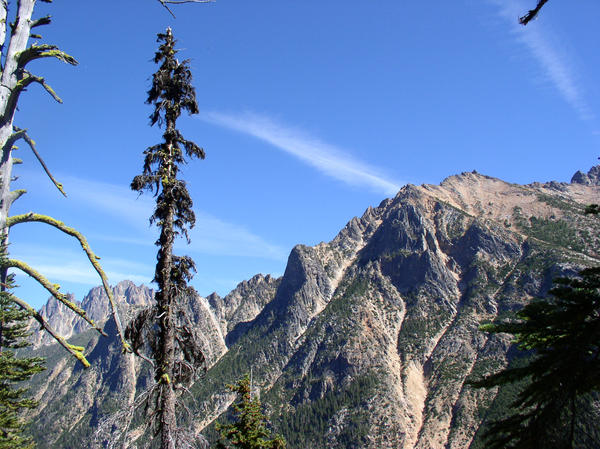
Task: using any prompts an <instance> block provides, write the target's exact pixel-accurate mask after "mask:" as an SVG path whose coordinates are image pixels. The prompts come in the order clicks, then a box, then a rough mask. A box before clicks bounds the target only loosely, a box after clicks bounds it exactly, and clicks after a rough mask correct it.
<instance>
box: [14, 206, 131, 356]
mask: <svg viewBox="0 0 600 449" xmlns="http://www.w3.org/2000/svg"><path fill="white" fill-rule="evenodd" d="M33 222H38V223H46V224H48V225H50V226H52V227H54V228H56V229H58V230H60V231H62V232H64V233H65V234H67V235H70V236H72V237H75V238H76V239H77V240H78V241H79V244H80V245H81V248H82V249H83V251H84V252H85V254H86V255H87V257H88V260H89V261H90V263H91V264H92V266H93V267H94V269H95V270H96V273H98V276H100V279H101V280H102V286H103V288H104V292H105V293H106V296H107V297H108V300H109V302H110V307H111V314H112V317H113V319H114V320H115V323H116V325H117V332H118V334H119V338H120V340H121V344H122V345H123V350H124V351H125V352H131V347H130V345H129V344H128V343H127V341H126V340H125V335H124V332H123V326H122V324H121V319H120V318H119V313H118V311H117V305H116V303H115V298H114V295H113V293H112V290H111V288H110V286H109V285H108V278H107V277H106V274H105V273H104V270H103V269H102V267H101V266H100V263H99V262H98V260H99V259H100V258H99V257H98V256H97V255H96V254H95V253H94V252H93V251H92V249H91V248H90V245H89V243H88V242H87V239H86V238H85V237H84V236H83V234H81V233H80V232H79V231H77V230H76V229H75V228H72V227H69V226H67V225H65V224H64V223H63V222H62V221H59V220H57V219H55V218H52V217H50V216H48V215H42V214H36V213H33V212H29V213H27V214H22V215H14V216H12V217H9V218H8V219H7V221H6V225H7V226H8V227H9V228H10V227H12V226H14V225H16V224H19V223H33Z"/></svg>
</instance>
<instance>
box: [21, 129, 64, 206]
mask: <svg viewBox="0 0 600 449" xmlns="http://www.w3.org/2000/svg"><path fill="white" fill-rule="evenodd" d="M13 128H14V130H15V131H16V132H15V133H14V134H13V135H15V134H18V135H19V138H21V139H24V140H25V142H27V144H28V145H29V147H30V148H31V151H33V154H35V157H36V158H37V160H38V161H39V162H40V164H41V165H42V168H43V169H44V171H45V172H46V174H47V175H48V177H49V178H50V180H51V181H52V183H53V184H54V185H55V186H56V188H57V189H58V190H59V191H60V193H62V194H63V195H64V196H65V197H66V196H67V194H66V193H65V191H64V190H63V185H62V184H61V183H60V182H58V181H57V180H56V179H55V178H54V176H52V173H50V170H49V169H48V166H47V165H46V163H45V162H44V160H43V159H42V156H40V153H38V151H37V149H36V147H35V141H34V140H33V139H32V138H31V137H29V135H28V134H27V130H23V129H21V128H18V127H16V126H13Z"/></svg>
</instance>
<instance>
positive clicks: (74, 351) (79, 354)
mask: <svg viewBox="0 0 600 449" xmlns="http://www.w3.org/2000/svg"><path fill="white" fill-rule="evenodd" d="M10 299H11V301H14V302H15V303H16V304H18V305H19V306H20V307H21V308H22V309H24V310H26V311H27V313H29V315H31V316H32V317H33V318H34V319H35V320H36V321H37V322H38V323H40V326H41V327H42V328H43V329H45V330H46V332H48V333H49V334H50V335H51V336H52V338H54V339H55V340H56V341H57V342H59V343H60V345H61V346H62V347H63V348H65V349H66V350H67V351H68V352H69V353H70V354H71V355H72V356H73V357H75V358H76V359H77V360H79V361H80V362H81V363H82V364H83V366H85V367H86V368H89V367H90V362H88V361H87V359H86V358H85V356H84V355H83V349H84V348H83V347H81V346H75V345H72V344H70V343H69V342H67V340H65V338H64V337H63V336H61V335H59V334H58V333H57V332H56V331H55V330H54V329H53V328H52V326H50V323H48V321H46V319H45V318H44V316H43V315H41V314H40V313H39V312H38V311H37V310H35V309H34V308H33V307H31V306H30V305H29V304H27V303H26V302H25V301H23V300H22V299H21V298H18V297H16V296H15V295H13V294H11V295H10Z"/></svg>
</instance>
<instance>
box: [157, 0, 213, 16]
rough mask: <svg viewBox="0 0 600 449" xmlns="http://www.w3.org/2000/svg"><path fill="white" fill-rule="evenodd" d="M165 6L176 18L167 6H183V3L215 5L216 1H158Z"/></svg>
mask: <svg viewBox="0 0 600 449" xmlns="http://www.w3.org/2000/svg"><path fill="white" fill-rule="evenodd" d="M158 1H159V2H160V4H161V5H163V6H164V7H165V8H166V9H167V11H169V14H171V15H172V16H173V17H175V13H174V12H173V11H172V10H171V8H169V7H168V6H167V5H181V4H183V3H213V2H214V1H215V0H158Z"/></svg>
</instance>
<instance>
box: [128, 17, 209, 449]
mask: <svg viewBox="0 0 600 449" xmlns="http://www.w3.org/2000/svg"><path fill="white" fill-rule="evenodd" d="M157 41H158V42H159V43H160V46H159V48H158V51H157V52H156V54H155V57H154V62H155V63H157V64H160V67H159V69H158V71H157V72H156V73H155V74H154V75H153V77H152V86H151V88H150V90H149V91H148V99H147V101H146V103H148V104H151V105H153V106H154V111H153V112H152V114H151V115H150V124H151V125H155V124H158V126H160V127H162V126H164V129H165V131H164V133H163V142H161V143H159V144H158V145H154V146H152V147H150V148H148V149H147V150H146V151H145V152H144V154H145V161H144V170H143V173H142V174H141V175H138V176H136V177H135V178H134V179H133V182H132V183H131V188H132V189H133V190H136V191H138V192H140V193H142V192H143V191H151V192H153V193H154V194H155V196H156V207H155V209H154V213H153V215H152V216H151V217H150V222H151V223H155V224H156V225H157V226H158V228H159V229H160V236H159V238H158V240H157V241H156V245H157V246H158V247H159V249H158V255H157V264H156V271H155V274H154V282H156V283H157V284H158V290H157V292H156V295H155V299H156V307H155V308H154V310H152V311H150V312H149V313H143V314H141V315H139V316H138V317H137V318H136V320H134V322H133V324H132V325H130V326H129V328H128V330H127V334H128V336H129V338H131V340H132V343H133V347H134V350H135V351H136V352H138V351H139V350H140V348H142V347H144V345H145V341H144V335H143V332H142V331H143V330H144V329H150V332H149V333H150V334H151V336H150V340H151V341H150V349H151V351H152V354H151V358H152V359H154V378H155V381H156V386H155V392H154V394H153V395H152V396H154V398H155V404H154V406H153V409H154V411H153V413H152V416H153V418H152V419H153V423H152V424H154V426H155V431H156V435H157V437H158V438H157V439H160V447H161V448H162V449H175V448H177V449H181V448H183V447H190V446H189V444H190V443H189V441H190V438H189V435H187V434H186V432H185V431H182V429H181V428H180V426H179V425H178V420H177V416H176V408H177V407H176V403H177V395H178V393H179V392H180V391H181V390H183V384H184V383H186V382H189V381H190V380H191V379H192V378H193V376H194V372H195V369H196V368H197V367H198V366H200V365H201V364H203V363H204V355H203V353H202V351H201V347H200V345H199V343H198V342H195V341H194V335H193V333H192V332H191V330H190V326H189V325H187V324H185V325H184V324H182V323H184V322H185V323H188V324H189V319H187V318H185V310H183V308H182V307H181V304H180V301H179V300H180V298H181V297H182V295H186V294H189V290H190V287H188V286H187V282H188V281H189V280H190V279H191V278H192V272H193V271H195V267H194V262H193V261H192V259H191V258H190V257H187V256H175V255H174V254H173V244H174V241H175V237H177V236H179V235H183V236H185V237H186V238H187V240H188V242H189V238H188V230H189V229H191V228H192V227H193V226H194V222H195V216H194V212H193V210H192V199H191V198H190V195H189V192H188V190H187V188H186V183H185V181H183V180H181V179H178V177H177V176H178V173H179V167H180V165H181V164H183V163H185V158H186V156H187V157H188V158H200V159H204V150H203V149H202V148H200V147H199V146H198V145H196V144H195V143H194V142H192V141H189V140H186V139H185V138H184V137H183V136H182V134H181V133H180V132H179V130H178V129H177V128H176V125H177V119H178V118H179V116H180V115H181V113H182V112H184V111H187V112H188V113H189V114H196V113H198V105H197V103H196V92H195V89H194V87H193V86H192V83H191V82H192V74H191V72H190V69H189V67H188V61H187V60H184V61H181V62H180V61H179V60H177V59H176V57H175V56H176V54H177V50H176V49H175V43H176V41H175V39H174V38H173V34H172V32H171V29H170V28H167V30H166V32H165V33H159V34H158V39H157ZM147 335H148V334H146V337H147Z"/></svg>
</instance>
